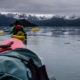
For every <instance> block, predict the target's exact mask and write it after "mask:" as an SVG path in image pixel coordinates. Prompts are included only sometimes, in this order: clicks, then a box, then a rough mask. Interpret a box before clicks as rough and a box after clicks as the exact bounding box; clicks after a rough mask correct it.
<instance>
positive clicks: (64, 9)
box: [0, 0, 80, 14]
mask: <svg viewBox="0 0 80 80" xmlns="http://www.w3.org/2000/svg"><path fill="white" fill-rule="evenodd" d="M79 7H80V1H79V0H0V11H18V12H27V13H51V14H79V13H80V10H79Z"/></svg>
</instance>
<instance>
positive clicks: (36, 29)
mask: <svg viewBox="0 0 80 80" xmlns="http://www.w3.org/2000/svg"><path fill="white" fill-rule="evenodd" d="M39 30H40V28H32V29H31V31H34V32H36V31H39Z"/></svg>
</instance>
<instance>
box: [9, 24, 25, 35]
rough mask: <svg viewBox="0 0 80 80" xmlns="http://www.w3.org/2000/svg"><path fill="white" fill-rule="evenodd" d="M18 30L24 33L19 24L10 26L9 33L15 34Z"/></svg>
mask: <svg viewBox="0 0 80 80" xmlns="http://www.w3.org/2000/svg"><path fill="white" fill-rule="evenodd" d="M18 31H22V32H23V33H24V34H25V32H26V31H25V29H24V27H23V26H21V25H15V26H13V27H12V28H11V30H10V34H11V33H12V34H14V35H15V34H17V32H18Z"/></svg>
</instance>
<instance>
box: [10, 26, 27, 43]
mask: <svg viewBox="0 0 80 80" xmlns="http://www.w3.org/2000/svg"><path fill="white" fill-rule="evenodd" d="M10 34H12V35H15V36H16V35H17V36H24V37H25V38H24V39H25V40H23V38H22V39H21V38H20V39H21V40H22V41H23V42H24V43H25V44H27V33H26V31H25V29H24V27H23V26H22V25H15V26H13V27H12V28H11V30H10ZM12 37H13V36H12ZM13 38H16V37H13ZM17 39H19V38H17Z"/></svg>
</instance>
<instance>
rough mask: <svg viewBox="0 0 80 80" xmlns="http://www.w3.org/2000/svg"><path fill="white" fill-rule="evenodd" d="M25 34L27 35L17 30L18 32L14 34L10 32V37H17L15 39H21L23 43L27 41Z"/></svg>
mask: <svg viewBox="0 0 80 80" xmlns="http://www.w3.org/2000/svg"><path fill="white" fill-rule="evenodd" d="M26 36H27V35H24V34H23V32H22V31H18V33H17V34H15V35H14V34H11V37H12V38H17V39H19V40H21V41H22V42H23V43H25V44H26V42H27V39H26Z"/></svg>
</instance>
